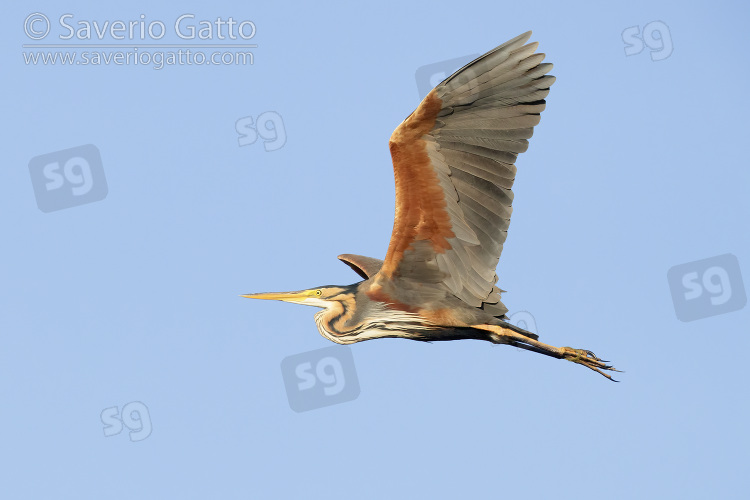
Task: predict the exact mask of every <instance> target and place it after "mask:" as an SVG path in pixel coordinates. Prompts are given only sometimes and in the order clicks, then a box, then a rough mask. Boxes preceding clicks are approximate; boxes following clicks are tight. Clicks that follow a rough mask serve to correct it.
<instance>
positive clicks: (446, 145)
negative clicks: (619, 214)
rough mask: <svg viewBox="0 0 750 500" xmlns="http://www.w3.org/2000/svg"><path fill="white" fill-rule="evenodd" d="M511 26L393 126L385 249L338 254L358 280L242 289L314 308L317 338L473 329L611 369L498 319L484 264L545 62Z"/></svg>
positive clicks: (545, 82)
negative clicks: (499, 41) (392, 199)
mask: <svg viewBox="0 0 750 500" xmlns="http://www.w3.org/2000/svg"><path fill="white" fill-rule="evenodd" d="M530 35H531V33H530V32H529V33H525V34H523V35H520V36H518V37H516V38H514V39H512V40H510V41H508V42H506V43H504V44H503V45H501V46H499V47H497V48H496V49H494V50H492V51H490V52H488V53H487V54H484V55H483V56H481V57H479V58H478V59H476V60H475V61H472V62H471V63H469V64H468V65H466V66H465V67H463V68H461V69H460V70H458V71H457V72H456V73H454V74H453V75H451V76H450V77H448V78H447V79H446V80H445V81H443V82H442V83H441V84H439V85H438V86H437V87H435V89H433V90H432V91H431V92H430V93H429V94H428V95H427V96H426V97H425V98H424V100H423V101H422V103H421V104H420V105H419V107H418V108H417V109H416V110H415V111H414V112H413V113H412V114H411V115H409V116H408V117H407V118H406V119H405V120H404V121H403V122H402V123H401V125H399V126H398V128H396V130H395V131H394V132H393V134H392V136H391V139H390V142H389V146H390V150H391V157H392V159H393V169H394V175H395V181H396V214H395V221H394V227H393V234H392V236H391V241H390V244H389V246H388V251H387V253H386V256H385V260H382V261H381V260H378V259H374V258H371V257H362V256H358V255H350V254H345V255H341V256H339V259H341V260H342V261H344V262H345V263H346V264H348V265H349V266H350V267H351V268H352V269H353V270H354V271H356V272H357V273H358V274H359V275H360V276H361V277H362V278H364V281H361V282H359V283H355V284H353V285H348V286H327V287H319V288H314V289H309V290H301V291H299V292H285V293H265V294H250V295H246V297H250V298H259V299H272V300H284V301H287V302H295V303H300V304H306V305H312V306H317V307H322V308H323V310H322V311H320V312H318V313H317V314H316V315H315V322H316V324H317V326H318V330H319V331H320V333H321V335H323V336H324V337H325V338H327V339H329V340H331V341H333V342H336V343H339V344H351V343H354V342H360V341H363V340H370V339H375V338H385V337H399V338H407V339H412V340H422V341H439V340H458V339H478V340H487V341H490V342H493V343H496V344H509V345H514V346H517V347H520V348H523V349H527V350H530V351H535V352H539V353H542V354H546V355H548V356H552V357H556V358H562V359H568V360H570V361H573V362H575V363H579V364H582V365H584V366H587V367H588V368H591V369H592V370H595V371H597V372H599V373H601V374H602V375H604V376H606V377H608V378H610V379H611V377H610V376H609V375H607V374H605V373H604V372H602V371H601V370H613V369H612V367H610V366H608V365H606V364H605V362H603V361H602V360H600V359H599V358H597V357H596V356H594V355H593V353H591V352H590V351H585V350H580V349H571V348H569V347H563V348H557V347H553V346H550V345H547V344H543V343H541V342H539V341H538V340H537V338H538V337H537V335H535V334H533V333H531V332H527V331H525V330H523V329H521V328H518V327H516V326H514V325H512V324H510V323H508V322H506V321H505V320H506V319H507V318H506V317H505V313H506V312H507V311H508V309H507V308H506V307H505V305H503V303H502V302H501V301H500V294H501V290H500V289H499V288H497V287H496V286H495V283H496V282H497V280H498V278H497V275H496V274H495V268H496V266H497V263H498V260H499V258H500V253H501V252H502V248H503V244H504V242H505V238H506V236H507V230H508V226H509V223H510V215H511V212H512V207H511V203H512V201H513V193H512V191H511V188H512V186H513V181H514V179H515V174H516V167H515V160H516V158H517V156H518V154H519V153H522V152H524V151H526V148H527V147H528V141H527V139H528V138H530V137H531V135H532V133H533V127H534V126H535V125H537V124H538V123H539V119H540V113H541V112H542V110H544V107H545V101H544V98H545V97H546V96H547V94H548V93H549V88H550V86H551V85H552V83H553V82H554V77H551V76H548V75H546V73H547V72H548V71H549V70H550V69H551V67H552V65H551V64H543V63H541V61H542V59H543V58H544V55H543V54H534V50H535V48H536V45H537V44H536V43H532V44H528V45H524V43H525V42H526V41H527V40H528V38H529V37H530Z"/></svg>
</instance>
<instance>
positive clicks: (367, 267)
mask: <svg viewBox="0 0 750 500" xmlns="http://www.w3.org/2000/svg"><path fill="white" fill-rule="evenodd" d="M338 259H339V260H340V261H341V262H343V263H344V264H346V265H347V266H349V267H351V268H352V270H353V271H354V272H355V273H357V274H359V275H360V276H362V278H364V279H367V278H369V277H370V276H374V275H376V274H377V273H378V271H380V268H381V267H383V261H382V260H380V259H374V258H372V257H365V256H364V255H355V254H351V253H344V254H341V255H339V257H338Z"/></svg>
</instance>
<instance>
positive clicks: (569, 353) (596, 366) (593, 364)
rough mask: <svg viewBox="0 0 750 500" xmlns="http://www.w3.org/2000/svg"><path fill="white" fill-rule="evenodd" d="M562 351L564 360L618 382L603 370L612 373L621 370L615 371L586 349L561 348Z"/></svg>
mask: <svg viewBox="0 0 750 500" xmlns="http://www.w3.org/2000/svg"><path fill="white" fill-rule="evenodd" d="M561 350H562V355H563V359H567V360H568V361H572V362H573V363H578V364H579V365H583V366H585V367H586V368H589V369H591V370H594V371H595V372H597V373H599V374H601V375H603V376H605V377H607V378H608V379H610V380H611V381H612V382H617V380H615V379H613V378H612V377H611V376H610V375H609V374H607V373H604V372H603V371H602V370H608V371H612V372H619V371H620V370H615V368H614V367H612V366H611V365H608V364H607V363H608V361H604V360H602V359H599V358H598V357H596V355H595V354H594V353H593V352H591V351H587V350H586V349H573V348H572V347H561Z"/></svg>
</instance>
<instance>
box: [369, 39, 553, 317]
mask: <svg viewBox="0 0 750 500" xmlns="http://www.w3.org/2000/svg"><path fill="white" fill-rule="evenodd" d="M530 36H531V32H528V33H524V34H523V35H519V36H517V37H515V38H513V39H512V40H509V41H508V42H506V43H504V44H502V45H500V46H499V47H497V48H495V49H493V50H491V51H490V52H488V53H486V54H484V55H482V56H480V57H479V58H477V59H476V60H474V61H472V62H471V63H469V64H467V65H466V66H464V67H463V68H461V69H460V70H458V71H457V72H455V73H454V74H452V75H451V76H450V77H448V78H447V79H446V80H445V81H443V82H442V83H441V84H440V85H438V86H437V87H435V88H434V89H433V90H432V91H431V92H430V93H429V94H428V95H427V97H425V99H424V100H423V101H422V103H421V104H420V105H419V107H417V109H416V110H415V111H414V112H413V113H412V114H411V115H409V116H408V117H407V118H406V120H404V121H403V122H402V123H401V124H400V125H399V126H398V127H397V128H396V130H395V131H394V132H393V135H392V136H391V140H390V143H389V146H390V150H391V156H392V158H393V169H394V176H395V180H396V217H395V221H394V225H393V234H392V236H391V242H390V244H389V246H388V252H387V254H386V258H385V261H384V263H383V266H382V268H381V269H380V271H379V273H378V275H377V277H376V278H377V279H381V280H382V279H397V278H402V279H409V280H412V281H414V280H422V281H423V282H425V283H428V282H429V283H439V284H440V285H441V286H444V287H446V288H447V290H449V291H450V293H452V294H453V295H455V296H456V297H458V298H459V299H461V300H463V301H464V302H465V303H467V304H469V305H472V306H474V307H481V308H483V309H485V310H486V311H490V312H492V314H497V315H502V314H504V313H505V312H507V308H506V307H505V306H504V305H503V304H502V302H501V301H500V293H501V292H502V290H500V289H499V288H498V287H497V286H495V283H496V282H497V279H498V278H497V274H496V273H495V267H496V266H497V263H498V260H499V258H500V254H501V253H502V250H503V245H504V243H505V240H506V238H507V233H508V227H509V225H510V217H511V214H512V212H513V208H512V203H513V192H512V191H511V188H512V186H513V181H514V179H515V176H516V166H515V161H516V158H517V157H518V155H519V154H520V153H523V152H525V151H526V149H527V148H528V139H530V138H531V136H532V135H533V131H534V127H535V126H536V125H538V124H539V120H540V118H541V112H542V111H544V109H545V106H546V103H545V101H544V98H545V97H546V96H547V95H548V93H549V88H550V86H551V85H552V84H553V83H554V81H555V79H554V77H553V76H549V75H547V73H549V71H550V70H551V69H552V64H549V63H543V62H542V60H543V59H544V54H535V53H534V51H535V50H536V48H537V44H536V43H529V44H527V43H526V42H528V40H529V37H530ZM417 289H418V287H417Z"/></svg>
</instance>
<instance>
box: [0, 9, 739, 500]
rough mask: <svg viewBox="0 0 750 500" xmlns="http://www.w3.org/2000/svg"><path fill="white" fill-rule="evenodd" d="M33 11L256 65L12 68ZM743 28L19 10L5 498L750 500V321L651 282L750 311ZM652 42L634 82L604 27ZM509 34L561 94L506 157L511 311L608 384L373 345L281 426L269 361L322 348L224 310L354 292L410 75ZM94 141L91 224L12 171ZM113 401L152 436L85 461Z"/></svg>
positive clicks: (542, 18)
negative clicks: (273, 296) (310, 292)
mask: <svg viewBox="0 0 750 500" xmlns="http://www.w3.org/2000/svg"><path fill="white" fill-rule="evenodd" d="M32 12H41V13H44V14H46V15H47V16H48V17H49V18H50V19H52V20H53V21H56V19H57V18H59V16H60V15H62V14H65V13H71V14H73V15H74V18H73V21H78V20H84V19H86V20H98V21H101V22H103V21H104V20H118V19H120V20H133V19H139V16H140V14H145V15H146V19H147V20H154V19H161V20H163V21H164V22H165V24H167V27H168V28H170V29H171V23H173V22H174V19H176V18H177V17H178V16H179V15H180V14H183V13H193V14H195V16H196V20H200V19H215V18H216V17H217V16H220V17H223V18H228V17H229V16H232V17H234V18H235V19H250V20H252V21H253V22H255V24H256V26H257V34H256V36H255V37H254V39H253V42H255V43H257V44H258V48H257V49H255V50H254V52H255V64H254V65H252V66H223V67H217V66H200V67H199V66H194V65H193V66H181V67H177V66H172V67H166V68H164V69H162V70H160V71H157V70H154V69H151V68H150V67H144V66H133V65H131V66H101V67H90V66H89V67H83V66H68V67H63V66H60V65H57V66H41V65H37V66H30V65H26V64H25V63H24V60H23V56H22V51H23V50H24V49H22V44H24V43H29V42H30V40H29V39H28V38H27V37H26V35H25V34H24V31H23V23H24V19H25V18H26V16H27V15H28V14H30V13H32ZM748 17H749V16H748V9H747V6H746V4H744V3H742V2H707V3H706V4H705V5H704V6H702V7H696V6H694V5H693V4H686V3H684V2H654V1H631V2H619V3H609V4H606V6H605V5H604V4H601V5H593V4H585V3H581V2H574V3H570V2H562V3H561V2H535V3H534V4H533V5H531V4H528V3H524V2H498V1H491V2H466V1H465V2H455V1H453V2H440V1H430V2H423V3H407V2H403V1H399V2H386V1H382V2H376V3H375V4H368V5H363V4H361V3H348V4H343V5H337V6H334V5H325V4H322V3H320V2H314V3H312V4H310V5H307V6H301V5H291V4H282V3H279V2H227V1H221V0H218V1H215V2H210V3H206V2H195V1H186V2H180V3H179V4H178V3H174V4H172V5H169V6H154V4H153V3H150V2H142V1H134V2H128V3H127V5H117V6H116V5H105V4H104V3H102V2H92V1H68V2H64V3H60V2H51V1H39V2H36V3H34V4H33V5H31V4H30V6H28V7H26V6H24V7H21V6H20V4H14V5H12V6H8V7H7V8H6V14H5V15H4V16H3V21H2V30H0V37H2V38H1V39H2V42H3V43H2V47H3V48H2V52H0V58H1V61H2V67H3V68H4V78H3V82H4V83H3V92H2V109H3V117H4V124H5V125H4V127H3V128H4V133H3V134H2V136H3V144H4V150H5V151H6V152H7V153H8V157H7V158H6V160H5V161H4V162H3V168H2V169H0V207H1V209H0V228H1V229H2V235H3V245H2V247H3V250H2V255H3V258H2V262H1V263H0V283H2V286H1V287H0V307H1V309H0V340H1V344H0V395H2V401H3V403H2V411H1V412H0V428H2V429H3V440H2V441H3V443H2V452H1V453H0V457H2V466H0V491H2V492H3V493H2V496H3V497H4V498H14V499H15V498H18V499H20V498H112V499H119V498H155V499H161V498H227V499H230V498H231V499H234V498H327V499H332V498H342V499H349V498H367V499H370V498H406V499H413V498H601V497H603V496H606V497H607V498H613V499H630V498H746V495H747V490H748V486H750V484H749V481H748V471H747V467H748V463H749V462H750V459H749V457H748V445H749V444H750V439H748V431H747V422H748V418H749V417H750V404H748V391H747V383H746V380H747V378H748V376H749V374H748V373H749V370H748V362H747V359H748V358H747V355H748V352H749V349H750V341H749V340H748V336H749V335H750V327H749V326H748V325H750V307H745V308H743V309H740V310H738V311H734V312H730V313H726V314H721V315H717V316H712V317H707V318H703V319H699V320H695V321H691V322H687V323H686V322H682V321H680V320H678V319H677V317H676V315H675V310H674V306H673V303H672V298H671V295H670V288H669V284H668V282H667V271H668V270H669V269H670V268H671V267H673V266H676V265H680V264H684V263H686V262H692V261H696V260H699V259H704V258H709V257H713V256H717V255H722V254H726V253H732V254H734V255H735V256H737V258H738V260H739V263H740V266H741V268H742V271H743V272H744V274H745V286H746V288H747V287H748V286H749V285H748V284H749V283H750V236H748V231H747V221H748V215H749V214H750V201H749V200H750V197H748V188H750V174H749V173H748V172H749V171H750V169H748V160H747V158H748V155H747V144H748V140H747V134H748V125H747V116H748V113H749V112H750V103H749V102H748V97H747V91H746V87H747V81H748V80H749V79H750V70H748V65H747V50H746V48H747V46H748V42H749V41H750V40H749V39H748V38H749V37H748V29H747V22H748ZM657 20H659V21H663V22H664V23H665V24H666V25H667V26H668V27H669V33H668V36H669V37H670V38H671V40H672V43H673V53H672V54H671V56H670V57H668V58H666V59H663V60H658V61H652V60H651V57H650V55H649V49H648V48H646V49H645V50H644V51H643V52H642V53H640V54H638V55H633V56H630V57H627V56H626V55H625V43H624V42H623V39H622V32H623V30H625V29H626V28H629V27H631V26H639V27H640V28H641V29H642V28H643V26H644V25H646V24H648V23H649V22H651V21H657ZM529 29H532V30H534V35H533V38H532V40H536V41H539V42H540V49H539V50H540V51H542V52H545V53H546V54H547V61H549V62H553V63H554V64H555V69H554V71H553V74H554V75H555V76H556V77H557V78H558V80H557V83H556V84H555V85H554V86H553V88H552V91H551V94H550V96H549V98H548V106H547V110H546V111H545V112H544V114H543V117H542V123H541V125H540V126H539V127H538V128H537V130H536V133H535V136H534V138H533V139H532V141H531V146H530V148H529V151H528V153H526V154H524V155H523V156H522V157H520V159H519V161H518V177H517V183H516V187H515V192H516V201H515V203H514V207H515V212H514V215H513V221H512V224H511V229H510V234H509V238H508V242H507V244H506V246H505V251H504V254H503V256H502V259H501V261H500V266H499V268H498V274H499V276H500V283H499V284H500V285H501V286H502V288H504V289H506V290H508V291H509V292H508V293H507V294H506V295H505V298H504V301H505V303H506V304H507V305H508V306H509V308H510V309H511V311H522V310H525V311H529V312H531V313H532V314H533V316H534V317H535V319H536V322H537V327H538V331H539V333H540V335H541V336H542V340H544V341H547V342H549V343H551V344H553V345H572V346H576V347H585V348H588V349H591V350H593V351H595V352H596V353H597V354H600V355H603V356H604V357H605V358H606V359H610V360H612V361H614V362H615V363H616V366H617V367H619V368H621V369H623V370H625V371H626V373H624V374H622V375H621V376H620V379H621V380H622V382H621V383H620V384H612V383H610V382H608V381H606V380H605V379H603V378H602V377H600V376H598V375H596V374H595V373H593V372H590V371H588V370H586V369H584V368H582V367H578V366H574V365H573V364H571V363H565V362H562V361H557V360H553V359H550V358H546V357H543V356H539V355H535V354H533V353H528V352H524V351H519V350H517V349H514V348H509V347H503V346H495V345H491V344H489V343H484V342H476V341H463V342H448V343H438V344H422V343H416V342H409V341H405V340H392V339H388V340H380V341H373V342H365V343H362V344H358V345H354V346H353V347H352V353H353V356H354V361H355V363H356V369H357V373H358V377H359V383H360V387H361V393H360V395H359V397H358V398H357V399H355V400H353V401H350V402H347V403H342V404H338V405H334V406H328V407H325V408H320V409H316V410H312V411H307V412H304V413H296V412H294V411H292V410H291V409H290V407H289V404H288V401H287V396H286V392H285V388H284V382H283V379H282V374H281V368H280V363H281V360H282V359H284V358H286V357H287V356H291V355H296V354H299V353H303V352H307V351H311V350H315V349H319V348H321V347H327V346H329V345H332V344H330V343H329V342H328V341H326V340H325V339H323V338H322V337H321V336H320V335H319V334H318V333H317V331H316V328H315V325H314V322H313V318H312V314H313V313H314V312H315V310H314V309H311V308H306V307H302V306H294V305H290V304H282V303H278V304H276V303H265V302H257V303H256V302H254V301H248V300H246V299H242V298H240V297H238V295H239V294H241V293H247V292H253V291H270V290H295V289H300V288H306V287H312V286H315V285H322V284H331V283H342V284H344V283H346V284H348V283H352V282H354V281H357V277H356V275H354V274H353V273H352V272H351V271H350V270H349V269H348V268H347V267H346V266H344V265H342V264H341V263H339V262H338V261H337V260H336V255H338V254H339V253H344V252H350V253H360V254H365V255H370V256H374V257H381V258H382V257H383V256H384V254H385V250H386V247H387V243H388V238H389V236H390V230H391V227H392V223H393V203H394V192H393V179H392V171H391V164H390V156H389V153H388V148H387V140H388V137H389V136H390V134H391V132H392V130H393V129H394V128H395V127H396V126H397V125H398V124H399V122H400V121H401V120H402V119H403V118H404V117H405V116H406V115H408V113H409V112H411V111H412V109H414V107H415V106H416V105H417V103H418V92H417V87H416V83H415V78H414V74H415V71H416V69H417V68H418V67H420V66H423V65H426V64H431V63H434V62H438V61H442V60H447V59H451V58H457V57H461V56H464V55H466V54H473V53H480V52H484V51H486V50H489V49H491V48H493V47H494V46H496V45H498V44H499V43H502V42H504V41H505V40H507V39H509V38H511V37H513V36H516V35H518V34H519V33H522V32H524V31H526V30H529ZM56 33H59V29H58V30H57V32H56ZM50 36H51V35H50ZM168 41H172V42H174V41H178V40H175V39H174V37H172V38H169V37H167V38H165V39H164V40H163V42H165V43H166V42H168ZM110 42H111V40H110ZM219 42H220V41H219V40H213V42H212V43H219ZM123 48H124V49H127V43H123ZM267 111H273V112H276V113H278V114H279V115H280V116H282V117H283V123H284V129H285V131H286V135H287V142H286V144H285V145H284V147H282V148H280V149H278V150H275V151H270V152H267V151H265V149H264V147H263V145H262V143H261V141H260V140H259V141H258V142H256V143H255V144H253V145H249V146H244V147H240V146H239V145H238V134H237V132H236V130H235V123H236V122H237V120H239V119H241V118H244V117H248V116H251V117H257V116H258V115H259V114H260V113H263V112H267ZM84 144H94V145H95V146H96V147H97V148H98V149H99V151H100V152H101V156H102V164H103V168H104V171H105V172H106V178H107V184H108V195H107V197H106V198H105V199H104V200H102V201H98V202H95V203H90V204H85V205H81V206H77V207H73V208H69V209H65V210H59V211H54V212H51V213H43V212H41V211H40V210H39V209H38V208H37V205H36V200H35V197H34V191H33V189H32V185H31V181H30V177H29V170H28V164H29V161H30V160H31V159H32V158H34V157H36V156H39V155H43V154H46V153H51V152H55V151H59V150H64V149H67V148H71V147H76V146H80V145H84ZM133 401H140V402H143V403H144V404H145V405H146V406H147V407H148V410H149V415H150V421H151V424H152V433H151V435H150V436H148V437H147V438H146V439H144V440H142V441H139V442H131V441H130V440H129V439H128V437H127V432H123V433H121V434H119V435H116V436H111V437H105V436H104V433H103V424H102V422H101V420H100V414H101V412H102V411H103V410H104V409H106V408H110V407H114V406H117V407H119V408H120V409H121V408H122V407H123V405H125V404H127V403H129V402H133Z"/></svg>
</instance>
